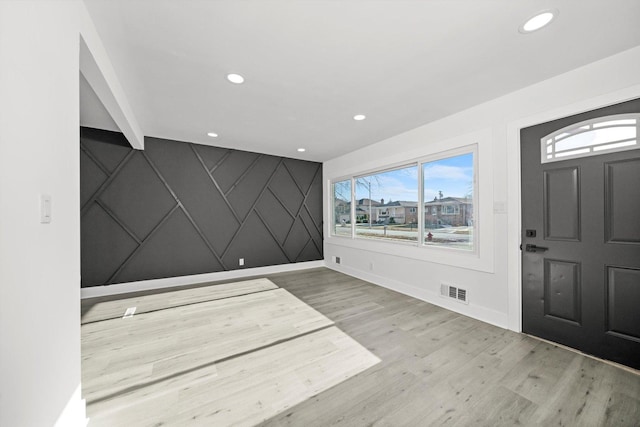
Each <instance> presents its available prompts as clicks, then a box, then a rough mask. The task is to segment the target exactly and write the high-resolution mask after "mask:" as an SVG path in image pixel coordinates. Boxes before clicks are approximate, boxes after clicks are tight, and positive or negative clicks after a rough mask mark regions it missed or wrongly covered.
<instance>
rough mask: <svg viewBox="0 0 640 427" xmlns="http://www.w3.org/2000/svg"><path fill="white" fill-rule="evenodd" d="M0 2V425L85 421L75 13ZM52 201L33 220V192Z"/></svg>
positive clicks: (70, 4)
mask: <svg viewBox="0 0 640 427" xmlns="http://www.w3.org/2000/svg"><path fill="white" fill-rule="evenodd" d="M80 6H81V3H79V2H77V1H71V0H69V1H0V94H1V95H0V346H1V351H0V425H2V426H7V427H8V426H20V427H30V426H38V427H42V426H52V425H56V424H57V425H64V426H74V425H84V424H85V417H84V403H83V402H82V400H81V396H80V390H81V389H80V379H81V378H80V206H79V200H80V185H79V176H80V174H79V154H78V153H79V111H78V108H79V107H78V106H79V98H78V97H79V59H78V55H79V24H78V21H79V11H80V9H79V7H80ZM41 194H47V195H50V196H51V197H52V207H53V211H52V222H51V223H50V224H41V223H40V213H39V196H40V195H41Z"/></svg>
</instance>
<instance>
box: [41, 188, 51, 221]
mask: <svg viewBox="0 0 640 427" xmlns="http://www.w3.org/2000/svg"><path fill="white" fill-rule="evenodd" d="M50 222H51V196H50V195H48V194H41V195H40V223H41V224H49V223H50Z"/></svg>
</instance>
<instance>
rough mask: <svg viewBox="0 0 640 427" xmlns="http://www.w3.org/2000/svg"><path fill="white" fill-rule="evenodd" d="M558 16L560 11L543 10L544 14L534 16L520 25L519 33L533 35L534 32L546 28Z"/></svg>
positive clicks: (539, 13)
mask: <svg viewBox="0 0 640 427" xmlns="http://www.w3.org/2000/svg"><path fill="white" fill-rule="evenodd" d="M556 16H558V10H557V9H553V10H543V11H542V12H538V13H536V14H535V15H533V16H532V17H531V18H529V19H527V20H526V21H525V23H524V24H522V25H520V28H518V31H520V32H521V33H522V34H528V33H533V32H534V31H538V30H539V29H541V28H543V27H546V26H547V25H549V24H550V23H551V21H553V20H554V19H555V17H556Z"/></svg>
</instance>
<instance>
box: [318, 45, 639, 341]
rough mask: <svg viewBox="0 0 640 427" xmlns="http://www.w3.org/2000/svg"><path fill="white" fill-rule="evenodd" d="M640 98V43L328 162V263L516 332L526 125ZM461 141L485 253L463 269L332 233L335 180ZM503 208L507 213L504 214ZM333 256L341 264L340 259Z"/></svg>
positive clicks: (460, 263) (449, 259) (423, 253)
mask: <svg viewBox="0 0 640 427" xmlns="http://www.w3.org/2000/svg"><path fill="white" fill-rule="evenodd" d="M639 96H640V47H636V48H634V49H631V50H628V51H625V52H622V53H620V54H618V55H615V56H612V57H610V58H606V59H604V60H601V61H598V62H595V63H592V64H589V65H587V66H585V67H582V68H579V69H576V70H573V71H571V72H569V73H566V74H563V75H560V76H557V77H555V78H552V79H549V80H546V81H544V82H541V83H539V84H536V85H534V86H531V87H528V88H525V89H522V90H519V91H517V92H513V93H511V94H509V95H506V96H503V97H501V98H498V99H495V100H493V101H490V102H487V103H485V104H482V105H479V106H476V107H473V108H471V109H468V110H465V111H462V112H460V113H457V114H455V115H452V116H449V117H447V118H445V119H442V120H439V121H437V122H434V123H431V124H428V125H425V126H422V127H419V128H416V129H413V130H411V131H409V132H406V133H403V134H401V135H397V136H395V137H392V138H389V139H387V140H385V141H382V142H380V143H377V144H375V145H373V146H370V147H367V148H366V149H363V150H359V151H355V152H353V153H349V154H347V155H344V156H341V157H339V158H336V159H333V160H330V161H328V162H326V163H325V164H324V170H323V173H324V179H325V187H324V191H325V201H326V202H325V212H324V220H325V227H326V228H325V236H327V237H326V239H325V259H326V260H327V265H328V266H329V267H331V268H334V269H336V270H339V271H343V272H345V273H348V274H351V275H354V276H357V277H360V278H363V279H366V280H370V281H372V282H374V283H377V284H380V285H382V286H386V287H389V288H392V289H395V290H397V291H400V292H404V293H407V294H410V295H413V296H415V297H418V298H421V299H424V300H426V301H430V302H433V303H435V304H438V305H442V306H445V307H447V308H449V309H451V310H454V311H457V312H460V313H463V314H466V315H469V316H472V317H475V318H478V319H480V320H484V321H487V322H490V323H493V324H496V325H498V326H502V327H508V328H510V329H513V330H516V331H519V330H520V328H521V322H520V316H521V312H520V252H519V249H518V245H519V241H520V237H519V233H520V192H519V191H520V190H519V183H520V167H519V156H520V147H519V129H520V128H522V127H526V126H530V125H533V124H537V123H541V122H545V121H549V120H552V119H554V118H559V117H563V116H567V115H571V114H576V113H579V112H583V111H587V110H590V109H593V108H597V107H601V106H604V105H608V104H613V103H616V102H622V101H625V100H628V99H632V98H635V97H639ZM487 135H488V136H487ZM464 141H468V143H474V142H479V144H480V150H481V152H480V155H479V160H480V166H479V173H480V177H479V180H480V183H479V184H480V187H481V188H480V191H479V203H480V207H481V209H482V211H481V212H480V215H481V217H480V222H481V224H480V227H481V229H480V231H481V236H480V239H481V253H480V257H478V258H476V259H475V260H470V261H469V262H468V263H467V264H465V262H464V260H462V259H461V258H460V256H451V255H449V253H445V252H443V251H437V250H429V249H430V248H428V249H427V248H408V247H406V246H400V245H394V244H386V243H378V242H367V241H351V240H345V239H341V238H338V237H330V220H331V216H330V214H329V206H330V203H329V202H330V199H331V194H330V186H329V182H330V181H331V180H332V179H335V178H340V177H344V176H347V175H351V174H358V173H361V172H363V171H368V170H371V169H374V168H377V167H384V166H386V165H389V164H391V163H399V162H402V161H407V160H412V159H415V158H419V157H422V156H426V155H429V154H432V153H434V152H437V151H441V150H445V149H449V148H454V147H456V146H459V145H462V144H464ZM395 147H401V151H396V148H395ZM483 153H484V154H483ZM502 203H504V206H506V207H507V209H506V210H501V209H500V205H501V204H502ZM494 208H496V209H495V210H494ZM487 223H489V224H488V225H487ZM483 227H485V228H484V229H483ZM486 227H488V228H489V229H490V231H486V230H487V228H486ZM488 252H490V253H488ZM335 256H339V257H340V258H341V264H339V265H338V264H335V263H334V262H333V258H334V257H335ZM370 263H373V265H374V269H373V270H370V268H369V265H370ZM441 281H445V282H448V283H450V284H453V285H458V286H460V287H463V288H467V290H468V292H469V301H470V303H469V305H468V306H467V305H463V304H460V303H458V302H455V301H450V300H447V299H445V298H441V297H439V288H440V282H441Z"/></svg>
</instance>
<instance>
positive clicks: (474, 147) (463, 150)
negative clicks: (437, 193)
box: [329, 143, 480, 255]
mask: <svg viewBox="0 0 640 427" xmlns="http://www.w3.org/2000/svg"><path fill="white" fill-rule="evenodd" d="M478 152H479V150H478V144H477V143H476V144H471V145H466V146H462V147H459V148H456V149H452V150H447V151H443V152H439V153H435V154H432V155H429V156H424V157H420V158H417V159H415V160H412V161H410V162H402V163H400V164H395V165H387V166H385V167H382V168H376V169H373V170H369V171H366V172H361V173H358V174H353V175H351V176H347V177H340V178H336V179H332V180H330V186H329V188H330V189H331V193H332V194H331V206H330V212H331V224H330V230H331V237H332V238H333V237H335V238H339V239H349V240H365V241H373V240H375V241H378V242H382V243H384V244H400V245H405V246H406V245H409V246H416V247H419V248H421V249H426V250H429V251H433V250H434V251H442V250H445V251H454V252H460V253H469V254H474V255H478V250H479V247H480V242H479V234H480V233H479V230H480V227H479V224H480V221H479V215H478V214H479V212H480V209H479V200H480V198H479V186H478V176H479V170H478V164H479V162H478ZM465 154H472V155H473V198H472V204H473V215H474V218H473V225H472V226H471V227H473V244H472V247H471V248H469V249H463V248H457V247H448V246H445V245H442V246H440V245H432V244H429V245H427V244H425V240H424V239H425V227H424V217H425V215H426V213H425V209H424V204H425V200H423V199H424V176H423V172H424V165H425V164H427V163H431V162H435V161H438V160H444V159H448V158H452V157H457V156H461V155H465ZM410 167H416V168H417V173H418V188H417V192H418V193H417V195H418V203H417V206H418V207H421V208H420V209H417V208H416V214H417V219H418V234H417V241H416V242H414V241H406V240H400V239H397V240H394V239H389V238H379V239H377V238H372V237H358V236H357V234H356V231H355V205H356V202H357V201H356V198H355V197H356V181H357V180H358V179H359V178H362V177H367V176H371V175H376V174H381V173H385V172H389V171H393V170H398V169H403V168H410ZM348 180H351V217H350V218H351V219H350V226H351V233H350V235H349V236H347V235H338V234H335V232H334V231H335V229H336V224H335V206H334V202H335V190H334V189H335V187H334V185H335V184H336V183H339V182H342V181H348ZM443 207H444V206H443ZM433 208H435V206H433V207H432V215H437V212H436V213H433ZM454 210H455V209H454ZM390 211H391V209H390V208H389V207H387V208H386V212H388V213H389V215H390ZM458 214H459V209H458ZM379 215H385V214H384V213H382V211H381V210H380V211H378V216H379ZM448 215H456V213H452V214H448ZM372 217H373V215H372Z"/></svg>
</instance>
